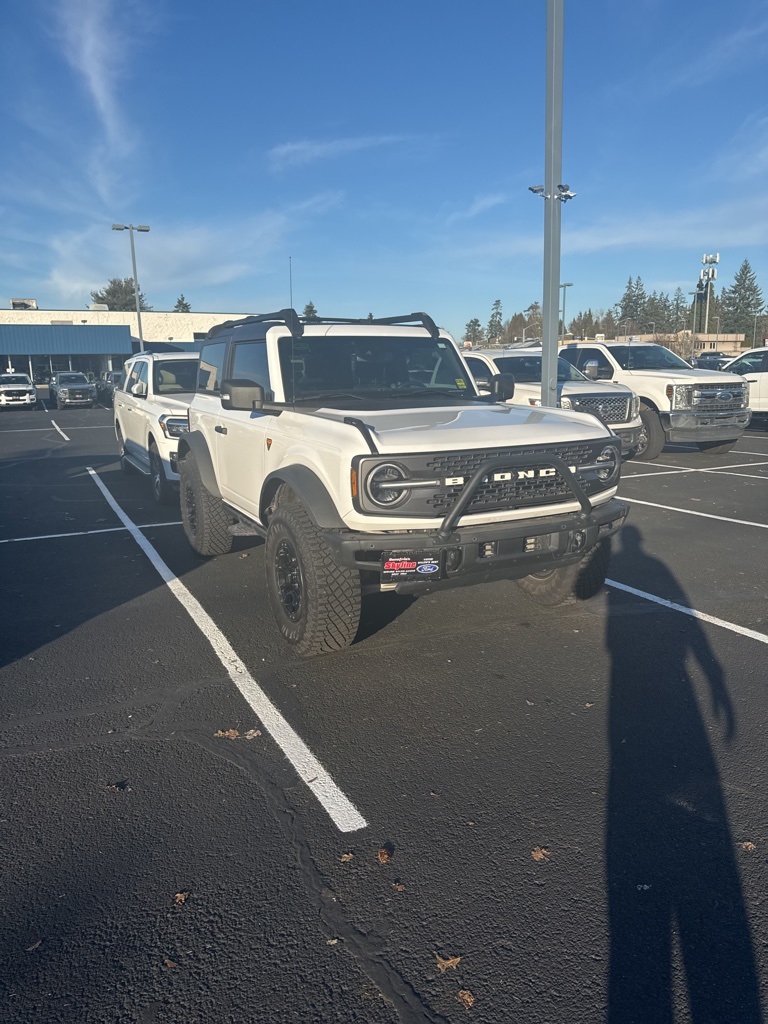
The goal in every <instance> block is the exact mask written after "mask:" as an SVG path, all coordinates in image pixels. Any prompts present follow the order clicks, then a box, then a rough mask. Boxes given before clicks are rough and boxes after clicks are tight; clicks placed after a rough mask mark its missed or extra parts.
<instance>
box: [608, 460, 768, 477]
mask: <svg viewBox="0 0 768 1024" xmlns="http://www.w3.org/2000/svg"><path fill="white" fill-rule="evenodd" d="M660 465H661V463H660ZM754 466H768V462H737V463H735V464H734V465H733V466H708V467H707V468H706V469H699V468H695V469H689V468H688V467H685V468H681V467H677V466H676V467H675V468H674V469H662V470H660V471H659V472H658V473H622V478H623V479H624V480H639V479H640V478H641V477H649V476H670V475H671V474H674V473H722V472H724V471H725V470H727V469H752V468H753V467H754ZM730 475H731V476H749V474H748V473H731V474H730ZM755 479H757V480H762V479H763V477H761V476H759V477H756V478H755Z"/></svg>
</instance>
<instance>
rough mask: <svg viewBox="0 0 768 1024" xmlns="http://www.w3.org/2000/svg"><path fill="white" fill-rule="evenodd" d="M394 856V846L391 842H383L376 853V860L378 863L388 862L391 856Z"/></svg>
mask: <svg viewBox="0 0 768 1024" xmlns="http://www.w3.org/2000/svg"><path fill="white" fill-rule="evenodd" d="M394 856H395V847H394V844H393V843H385V844H384V845H383V846H382V848H381V849H380V850H379V852H378V853H377V854H376V860H377V861H378V862H379V864H389V862H390V861H391V860H392V858H393V857H394Z"/></svg>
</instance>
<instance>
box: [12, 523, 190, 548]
mask: <svg viewBox="0 0 768 1024" xmlns="http://www.w3.org/2000/svg"><path fill="white" fill-rule="evenodd" d="M158 526H181V520H180V519H178V520H176V521H175V522H173V523H145V524H144V525H143V526H140V527H139V529H140V530H154V529H155V528H156V527H158ZM125 529H126V528H125V527H124V526H105V527H103V528H102V529H99V530H79V531H77V532H75V531H70V532H69V533H41V534H39V535H38V536H37V537H5V538H4V539H2V540H0V544H23V543H24V542H25V541H29V540H59V539H60V538H61V537H93V536H94V535H95V534H97V533H124V532H125Z"/></svg>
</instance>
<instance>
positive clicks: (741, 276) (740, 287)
mask: <svg viewBox="0 0 768 1024" xmlns="http://www.w3.org/2000/svg"><path fill="white" fill-rule="evenodd" d="M720 304H721V306H722V313H721V318H722V323H721V325H720V326H721V331H722V333H723V334H744V335H746V337H747V338H749V339H751V338H752V331H753V328H754V324H755V316H759V314H760V313H762V311H763V309H764V304H763V292H762V289H761V288H759V287H758V284H757V278H756V277H755V272H754V270H753V269H752V267H751V266H750V264H749V260H744V262H743V263H742V264H741V266H740V267H739V269H738V270H737V271H736V276H735V278H734V280H733V284H732V285H731V287H730V288H723V290H722V292H721V294H720Z"/></svg>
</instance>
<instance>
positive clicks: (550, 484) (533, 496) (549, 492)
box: [426, 444, 605, 516]
mask: <svg viewBox="0 0 768 1024" xmlns="http://www.w3.org/2000/svg"><path fill="white" fill-rule="evenodd" d="M603 447H604V445H602V444H601V445H600V447H599V448H598V449H597V451H596V450H595V447H594V445H592V444H582V445H552V446H546V447H541V448H523V449H520V448H516V449H513V448H508V449H499V450H491V451H480V452H446V453H441V454H440V455H434V456H432V457H431V458H430V459H429V461H428V462H427V468H428V471H429V472H430V473H434V474H435V475H436V476H440V477H441V478H442V479H443V480H445V479H452V478H457V479H461V478H463V479H464V481H465V482H466V481H468V480H469V478H470V477H471V476H472V474H473V473H474V472H475V470H476V469H477V468H478V467H479V466H480V465H482V463H483V462H485V460H486V459H495V458H500V457H502V456H504V455H530V456H531V467H535V466H537V465H539V464H540V463H537V460H536V456H543V457H546V456H547V455H554V456H556V457H557V458H560V459H562V460H563V461H564V462H565V463H566V465H568V466H575V467H576V468H577V472H576V476H577V478H578V479H579V482H580V483H581V484H582V486H583V487H584V490H585V491H586V493H587V494H594V493H596V492H597V491H600V490H603V489H604V487H605V484H603V483H602V481H600V480H597V479H596V478H595V477H594V475H592V478H591V479H583V478H582V477H581V475H580V474H579V472H578V467H579V466H580V465H586V464H588V463H593V462H594V460H595V458H596V456H597V455H598V454H599V453H600V451H601V450H602V448H603ZM519 468H520V467H519V466H518V467H515V469H516V470H519ZM512 475H513V477H514V476H516V475H517V474H516V473H514V474H512ZM462 490H463V484H457V485H455V486H452V485H447V486H445V487H444V488H443V489H441V490H439V491H437V492H436V493H434V494H433V495H432V496H431V497H429V498H427V501H426V504H427V505H428V506H430V507H431V508H432V509H433V510H434V513H433V514H434V515H436V516H437V515H444V514H445V513H446V512H447V511H448V510H449V509H450V508H451V507H452V506H453V504H454V503H455V502H456V500H457V499H458V497H459V495H460V494H461V492H462ZM572 500H573V492H572V491H571V489H570V488H569V487H568V485H567V484H566V482H565V480H563V478H562V477H561V476H560V474H559V473H556V474H555V475H553V476H549V477H534V478H532V479H523V480H521V479H512V480H504V481H498V480H494V479H493V474H491V475H490V476H489V477H486V478H485V479H484V480H483V481H482V483H481V484H480V486H479V487H478V488H477V490H476V491H475V495H474V497H473V498H472V500H471V501H470V503H469V506H468V507H467V510H466V513H465V514H472V513H479V512H493V511H496V510H500V509H517V508H525V507H527V506H529V505H548V504H554V503H557V502H561V501H572Z"/></svg>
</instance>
